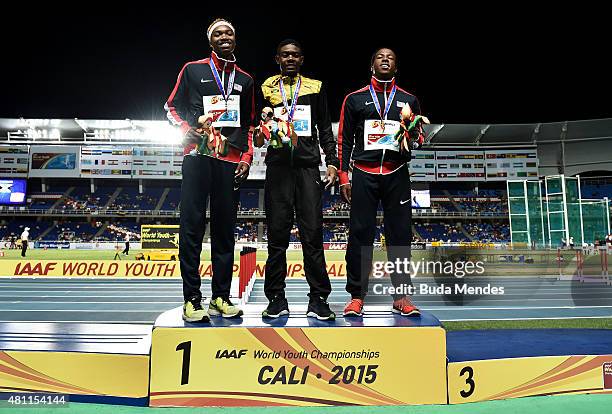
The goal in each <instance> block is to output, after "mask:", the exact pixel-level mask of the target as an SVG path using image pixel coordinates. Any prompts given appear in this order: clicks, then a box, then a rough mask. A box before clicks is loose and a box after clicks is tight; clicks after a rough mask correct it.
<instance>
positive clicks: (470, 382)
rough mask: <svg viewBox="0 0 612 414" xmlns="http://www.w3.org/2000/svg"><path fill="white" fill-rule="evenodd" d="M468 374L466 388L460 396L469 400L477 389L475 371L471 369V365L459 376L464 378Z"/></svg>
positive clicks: (462, 370) (463, 369)
mask: <svg viewBox="0 0 612 414" xmlns="http://www.w3.org/2000/svg"><path fill="white" fill-rule="evenodd" d="M466 374H467V376H466V378H465V385H466V388H465V389H463V390H461V391H460V392H459V394H461V396H462V397H463V398H468V397H469V396H470V395H472V394H473V393H474V389H475V388H476V383H475V382H474V369H473V368H472V367H470V366H469V365H467V366H465V367H463V368H462V369H461V372H460V373H459V376H460V377H463V376H464V375H466Z"/></svg>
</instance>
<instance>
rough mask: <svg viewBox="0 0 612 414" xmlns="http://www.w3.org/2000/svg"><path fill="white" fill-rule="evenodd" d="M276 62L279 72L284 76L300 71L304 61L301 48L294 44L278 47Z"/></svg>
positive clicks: (293, 74)
mask: <svg viewBox="0 0 612 414" xmlns="http://www.w3.org/2000/svg"><path fill="white" fill-rule="evenodd" d="M276 63H278V64H279V65H280V69H281V73H282V74H283V75H285V76H295V75H297V74H298V73H300V68H301V67H302V64H303V63H304V55H302V50H301V49H300V48H299V47H297V46H296V45H291V44H290V45H285V46H283V47H281V48H280V49H278V53H277V55H276Z"/></svg>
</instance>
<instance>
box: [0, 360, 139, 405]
mask: <svg viewBox="0 0 612 414" xmlns="http://www.w3.org/2000/svg"><path fill="white" fill-rule="evenodd" d="M148 380H149V356H148V355H120V354H94V353H79V352H29V351H0V392H8V393H22V392H44V393H59V394H69V395H73V396H78V395H86V396H104V397H121V398H131V399H146V397H147V394H148Z"/></svg>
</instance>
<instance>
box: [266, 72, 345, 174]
mask: <svg viewBox="0 0 612 414" xmlns="http://www.w3.org/2000/svg"><path fill="white" fill-rule="evenodd" d="M280 77H281V75H275V76H272V77H270V78H268V79H267V80H266V81H265V82H264V83H263V85H262V86H261V91H262V94H263V99H264V105H265V106H269V107H271V108H273V109H274V108H278V107H281V108H282V107H283V98H282V97H281V93H280V84H279V80H280ZM301 78H302V80H301V87H300V92H299V96H298V98H297V105H307V106H310V114H311V119H310V125H311V136H300V137H299V139H298V145H297V146H296V147H295V148H289V147H283V148H272V147H268V150H267V154H266V164H267V165H291V166H296V167H313V166H318V165H320V164H321V153H320V150H319V145H320V146H321V148H322V149H323V153H324V154H325V163H326V165H328V166H329V165H333V166H334V167H336V168H338V167H339V161H338V157H337V155H336V146H337V144H336V140H335V138H334V135H333V132H332V125H331V118H330V116H329V109H328V105H327V97H326V95H325V91H324V88H323V84H322V82H321V81H318V80H316V79H310V78H307V77H305V76H301ZM296 83H297V77H294V78H289V77H287V76H285V77H283V84H284V86H285V95H286V96H287V99H288V100H289V102H288V104H289V105H291V101H290V100H291V99H292V96H293V92H294V91H295V86H296Z"/></svg>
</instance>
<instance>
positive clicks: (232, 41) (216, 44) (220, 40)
mask: <svg viewBox="0 0 612 414" xmlns="http://www.w3.org/2000/svg"><path fill="white" fill-rule="evenodd" d="M210 46H211V47H212V48H213V50H214V51H215V53H216V54H217V55H219V56H223V57H229V56H230V55H231V54H232V53H233V52H234V48H235V47H236V34H235V33H234V31H233V30H232V28H231V27H229V26H226V25H222V26H219V27H217V28H216V29H215V30H214V31H213V32H212V33H211V35H210Z"/></svg>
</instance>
